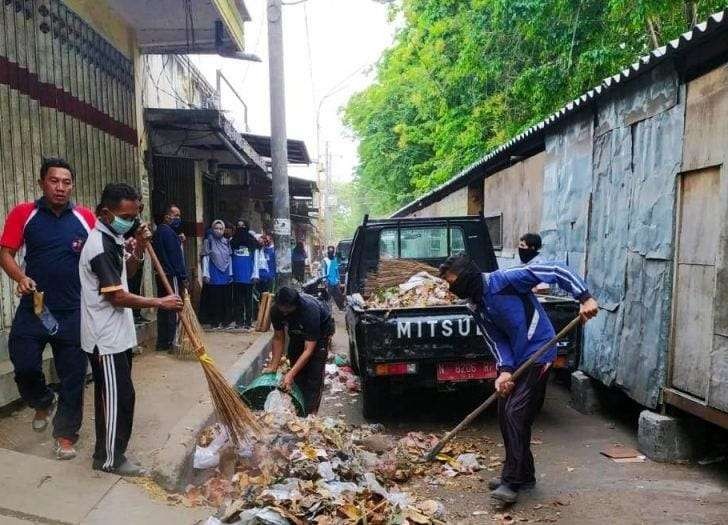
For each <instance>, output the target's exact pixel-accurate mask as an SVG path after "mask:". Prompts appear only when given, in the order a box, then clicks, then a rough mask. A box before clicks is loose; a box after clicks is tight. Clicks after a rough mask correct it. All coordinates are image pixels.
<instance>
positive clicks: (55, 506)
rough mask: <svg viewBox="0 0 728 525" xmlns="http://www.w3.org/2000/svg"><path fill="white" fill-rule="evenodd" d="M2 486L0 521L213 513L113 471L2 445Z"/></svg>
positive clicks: (176, 517)
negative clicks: (156, 495)
mask: <svg viewBox="0 0 728 525" xmlns="http://www.w3.org/2000/svg"><path fill="white" fill-rule="evenodd" d="M0 486H1V487H2V490H0V524H5V523H8V524H9V523H48V524H61V523H62V524H74V525H75V524H92V523H93V524H101V523H103V524H105V525H112V524H117V523H118V524H125V525H129V524H136V523H159V524H162V523H179V524H190V525H192V524H195V523H198V522H201V521H202V522H204V520H205V519H207V517H208V516H210V514H211V513H212V510H211V509H207V508H195V509H188V508H185V507H182V506H172V505H169V504H166V503H164V502H163V501H157V500H154V499H152V498H151V497H150V495H149V494H148V493H147V491H146V490H144V488H142V487H141V486H139V485H136V484H134V483H132V482H130V481H126V480H124V479H122V478H120V477H119V476H116V475H113V474H105V473H103V472H97V471H89V469H88V467H83V466H81V465H74V464H72V463H69V462H60V461H56V460H52V459H45V458H39V457H36V456H31V455H29V454H21V453H18V452H13V451H12V450H7V449H0Z"/></svg>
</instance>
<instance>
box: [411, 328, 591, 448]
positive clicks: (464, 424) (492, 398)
mask: <svg viewBox="0 0 728 525" xmlns="http://www.w3.org/2000/svg"><path fill="white" fill-rule="evenodd" d="M580 319H581V317H575V318H574V319H573V320H572V321H571V322H570V323H569V324H567V325H566V326H565V327H564V329H563V330H561V331H560V332H559V333H558V334H556V335H555V336H553V337H552V338H551V339H550V340H549V341H548V342H547V343H546V344H544V345H543V346H542V347H541V348H539V349H538V350H536V351H535V352H534V353H533V354H531V357H529V358H528V359H527V360H526V362H525V363H523V364H522V365H521V366H519V367H518V369H517V370H516V371H515V372H513V376H512V380H513V381H515V380H516V379H518V378H519V377H521V376H522V375H523V373H524V372H525V371H526V369H527V368H528V367H529V366H531V365H532V364H533V363H535V362H536V360H538V359H539V358H540V357H541V356H542V355H543V354H545V353H546V351H547V350H549V349H550V348H551V347H552V346H553V345H555V344H556V343H557V342H558V341H559V340H560V339H562V338H563V337H564V336H566V334H568V333H569V332H570V331H571V330H572V329H573V328H574V327H575V326H576V325H577V324H579V320H580ZM496 399H498V391H495V392H493V394H491V396H490V397H489V398H488V399H486V400H485V401H483V403H482V404H481V405H480V406H479V407H478V408H476V409H475V410H473V411H472V412H471V413H470V414H468V416H467V417H466V418H465V419H463V420H462V421H461V422H460V423H459V424H458V426H456V427H455V428H453V429H452V430H451V431H450V432H448V433H447V434H445V437H443V438H442V439H441V440H440V441H438V442H437V445H435V446H434V447H433V448H432V450H430V452H428V454H427V456H426V457H425V459H426V460H427V461H432V460H433V459H435V457H436V456H437V455H438V454H439V453H440V451H441V450H442V449H443V448H444V447H445V445H446V444H447V443H448V442H449V441H450V440H451V439H452V438H453V437H455V434H457V433H458V432H460V431H461V430H462V429H464V428H465V427H467V426H468V425H469V424H470V423H472V422H473V420H474V419H475V418H476V417H478V416H479V415H480V414H481V413H482V412H483V411H484V410H485V409H486V408H488V407H489V406H490V405H492V404H493V402H494V401H495V400H496Z"/></svg>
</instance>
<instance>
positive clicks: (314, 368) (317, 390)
mask: <svg viewBox="0 0 728 525" xmlns="http://www.w3.org/2000/svg"><path fill="white" fill-rule="evenodd" d="M304 347H305V342H304V341H303V340H301V339H292V340H291V342H290V343H289V344H288V359H290V361H291V366H293V365H295V364H296V362H297V361H298V359H299V358H300V357H301V354H303V350H304ZM328 355H329V338H326V339H324V340H321V341H319V342H318V343H317V344H316V350H314V352H313V354H312V355H311V358H310V359H309V360H308V363H306V366H304V367H303V368H302V369H301V371H300V372H299V373H298V375H297V376H296V379H295V380H294V381H295V383H296V385H297V386H298V388H300V389H301V392H302V393H303V400H304V402H305V403H306V413H307V414H315V413H317V412H318V409H319V406H320V405H321V394H322V393H323V390H324V372H325V371H326V359H327V357H328Z"/></svg>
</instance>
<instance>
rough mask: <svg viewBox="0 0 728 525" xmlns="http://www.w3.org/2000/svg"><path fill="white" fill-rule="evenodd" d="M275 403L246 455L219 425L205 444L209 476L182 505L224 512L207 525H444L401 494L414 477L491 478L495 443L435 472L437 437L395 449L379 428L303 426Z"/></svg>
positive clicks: (316, 422)
mask: <svg viewBox="0 0 728 525" xmlns="http://www.w3.org/2000/svg"><path fill="white" fill-rule="evenodd" d="M275 395H276V396H278V397H277V399H276V400H271V402H270V403H269V411H267V412H265V413H261V423H263V424H264V427H265V431H264V435H262V436H259V438H258V439H255V440H250V441H249V442H248V443H246V444H245V446H243V447H241V448H240V449H238V450H234V449H233V447H232V445H231V444H230V442H229V441H227V442H226V440H225V430H224V428H222V427H220V426H219V425H216V426H213V427H210V428H208V429H206V430H205V431H204V432H203V433H202V434H201V435H200V437H199V440H198V447H197V450H196V452H195V467H201V468H206V469H209V471H210V474H211V475H210V476H209V478H208V479H207V481H206V482H204V483H203V484H201V485H200V486H190V487H188V489H187V491H186V493H185V495H184V496H181V497H180V501H181V502H182V503H184V504H187V505H191V506H192V505H212V506H215V507H218V509H219V510H218V512H217V513H216V515H215V516H214V517H212V518H210V520H209V521H208V524H209V525H214V524H218V523H235V524H237V525H251V524H258V523H261V524H273V525H284V524H289V523H291V524H296V525H297V524H304V523H315V524H318V525H329V524H339V523H359V522H361V523H369V524H384V523H403V524H429V523H433V524H436V523H444V521H442V520H443V516H444V513H445V508H444V507H443V505H442V504H441V503H440V502H437V501H434V500H424V501H421V500H418V499H417V498H416V497H414V496H412V495H410V494H408V493H407V492H405V491H404V490H402V488H401V487H400V484H403V483H406V482H407V481H409V480H410V479H412V478H414V477H415V476H417V477H422V478H424V479H425V480H429V481H428V483H429V482H432V483H433V484H434V483H436V482H437V480H441V479H447V478H448V477H454V476H460V475H468V474H471V473H473V472H476V471H478V470H480V469H481V468H487V465H488V457H489V456H488V450H487V448H486V447H489V446H492V445H493V444H492V442H487V441H482V440H479V441H478V442H477V443H476V442H475V441H455V442H454V443H452V444H450V445H449V446H448V447H446V448H445V449H444V450H443V454H441V455H440V456H438V461H437V462H433V463H425V462H423V459H422V458H423V457H424V455H425V454H426V453H427V452H428V451H429V450H430V449H431V447H432V446H434V445H435V443H436V442H437V437H436V436H434V435H424V434H422V433H416V432H412V433H410V434H407V435H406V436H404V437H402V438H400V439H395V438H393V437H391V436H389V435H386V434H384V433H383V430H384V429H383V427H382V426H381V425H364V426H349V425H346V424H344V422H343V421H341V420H339V419H335V418H331V417H325V418H319V417H313V416H309V417H307V418H300V417H297V416H296V415H295V413H294V408H293V406H292V404H291V403H285V402H283V401H282V400H281V399H280V395H281V394H280V393H276V394H275ZM211 447H212V448H211ZM198 459H199V460H200V461H198ZM481 466H482V467H481ZM212 469H215V470H212Z"/></svg>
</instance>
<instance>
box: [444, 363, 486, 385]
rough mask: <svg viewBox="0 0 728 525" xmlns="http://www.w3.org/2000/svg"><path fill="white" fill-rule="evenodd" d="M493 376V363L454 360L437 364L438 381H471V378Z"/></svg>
mask: <svg viewBox="0 0 728 525" xmlns="http://www.w3.org/2000/svg"><path fill="white" fill-rule="evenodd" d="M495 377H496V367H495V363H486V362H485V361H456V362H452V363H438V364H437V380H438V381H471V380H473V379H494V378H495Z"/></svg>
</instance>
